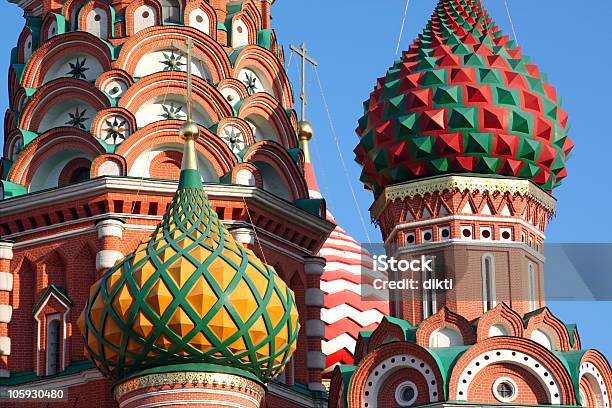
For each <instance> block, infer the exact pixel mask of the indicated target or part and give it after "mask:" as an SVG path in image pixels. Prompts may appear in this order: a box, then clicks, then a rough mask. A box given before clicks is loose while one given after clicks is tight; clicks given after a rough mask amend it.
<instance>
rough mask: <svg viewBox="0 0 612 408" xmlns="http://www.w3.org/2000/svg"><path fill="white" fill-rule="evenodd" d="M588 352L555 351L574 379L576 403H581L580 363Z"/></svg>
mask: <svg viewBox="0 0 612 408" xmlns="http://www.w3.org/2000/svg"><path fill="white" fill-rule="evenodd" d="M586 352H587V350H572V351H553V352H552V353H553V354H554V355H555V356H556V357H557V358H558V359H559V360H560V361H561V363H563V365H564V366H565V369H566V370H567V372H568V373H569V375H570V378H571V379H572V384H573V385H574V392H575V396H576V401H578V402H580V361H581V360H582V357H583V356H584V354H585V353H586Z"/></svg>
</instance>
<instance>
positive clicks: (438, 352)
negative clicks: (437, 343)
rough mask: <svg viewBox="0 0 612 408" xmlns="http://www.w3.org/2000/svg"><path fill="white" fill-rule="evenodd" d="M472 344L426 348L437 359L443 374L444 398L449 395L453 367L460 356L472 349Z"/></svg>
mask: <svg viewBox="0 0 612 408" xmlns="http://www.w3.org/2000/svg"><path fill="white" fill-rule="evenodd" d="M470 347H471V346H455V347H440V348H438V347H436V348H428V349H426V350H427V351H428V352H429V354H430V355H431V356H432V357H433V358H434V360H436V363H437V364H438V368H439V369H440V374H441V375H442V382H443V384H444V399H447V398H448V397H449V395H448V389H449V383H448V381H449V380H450V377H451V374H452V373H453V368H454V367H455V364H456V363H457V361H458V360H459V358H460V357H461V356H462V355H463V353H465V352H466V351H467V350H469V349H470Z"/></svg>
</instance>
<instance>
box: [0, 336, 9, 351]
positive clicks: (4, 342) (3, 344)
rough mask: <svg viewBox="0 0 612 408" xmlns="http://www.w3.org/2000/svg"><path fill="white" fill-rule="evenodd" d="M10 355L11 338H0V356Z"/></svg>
mask: <svg viewBox="0 0 612 408" xmlns="http://www.w3.org/2000/svg"><path fill="white" fill-rule="evenodd" d="M10 355H11V338H10V337H7V336H0V356H10Z"/></svg>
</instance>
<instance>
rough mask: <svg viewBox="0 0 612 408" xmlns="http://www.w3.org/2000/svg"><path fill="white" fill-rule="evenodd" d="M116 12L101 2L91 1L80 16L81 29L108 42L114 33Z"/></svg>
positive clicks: (97, 0)
mask: <svg viewBox="0 0 612 408" xmlns="http://www.w3.org/2000/svg"><path fill="white" fill-rule="evenodd" d="M114 17H115V10H114V9H113V8H112V6H109V5H108V4H107V3H104V2H102V1H100V0H90V1H89V2H87V3H86V4H85V5H84V6H83V7H82V8H81V9H80V10H79V15H78V20H79V29H80V30H81V31H86V32H88V33H90V34H92V35H94V36H96V37H98V38H101V39H103V40H106V39H107V38H109V37H112V36H113V33H114V26H113V23H114Z"/></svg>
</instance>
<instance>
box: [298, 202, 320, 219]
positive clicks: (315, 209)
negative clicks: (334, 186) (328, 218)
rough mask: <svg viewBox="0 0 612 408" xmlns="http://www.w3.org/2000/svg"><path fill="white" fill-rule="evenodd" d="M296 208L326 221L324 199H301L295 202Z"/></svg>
mask: <svg viewBox="0 0 612 408" xmlns="http://www.w3.org/2000/svg"><path fill="white" fill-rule="evenodd" d="M294 204H295V206H296V207H297V208H299V209H301V210H304V211H306V212H307V213H309V214H312V215H314V216H316V217H319V218H323V219H325V200H324V199H322V198H314V199H308V198H301V199H298V200H295V203H294Z"/></svg>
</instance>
